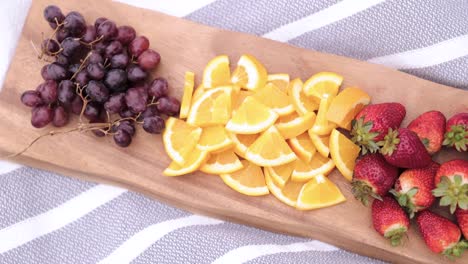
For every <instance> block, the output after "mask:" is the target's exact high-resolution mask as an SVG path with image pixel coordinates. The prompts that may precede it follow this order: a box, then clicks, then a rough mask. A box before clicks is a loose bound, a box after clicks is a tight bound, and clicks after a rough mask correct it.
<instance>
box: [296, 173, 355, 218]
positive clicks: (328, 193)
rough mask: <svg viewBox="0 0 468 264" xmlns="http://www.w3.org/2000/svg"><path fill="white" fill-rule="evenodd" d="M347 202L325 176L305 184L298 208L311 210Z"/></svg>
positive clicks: (298, 200)
mask: <svg viewBox="0 0 468 264" xmlns="http://www.w3.org/2000/svg"><path fill="white" fill-rule="evenodd" d="M344 201H346V198H345V197H344V196H343V194H342V193H341V191H340V189H339V188H338V187H337V186H336V185H335V184H334V183H333V182H332V181H330V180H329V179H328V178H327V177H325V176H324V175H317V176H316V177H314V178H312V179H311V180H310V181H309V182H307V183H306V184H304V186H303V187H302V189H301V192H300V193H299V197H298V198H297V204H296V208H297V209H299V210H311V209H317V208H323V207H329V206H333V205H336V204H339V203H342V202H344Z"/></svg>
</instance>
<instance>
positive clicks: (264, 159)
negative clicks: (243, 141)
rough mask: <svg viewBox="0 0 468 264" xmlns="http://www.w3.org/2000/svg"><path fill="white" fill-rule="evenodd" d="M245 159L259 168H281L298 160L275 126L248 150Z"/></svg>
mask: <svg viewBox="0 0 468 264" xmlns="http://www.w3.org/2000/svg"><path fill="white" fill-rule="evenodd" d="M245 158H246V159H247V160H249V161H251V162H253V163H255V164H257V165H259V166H268V167H273V166H279V165H283V164H286V163H289V162H292V161H294V160H296V159H297V156H296V154H294V152H293V151H292V150H291V148H290V147H289V145H288V143H286V141H285V140H284V138H283V137H282V136H281V134H280V133H279V131H278V129H276V127H275V126H272V127H270V128H269V129H267V130H266V131H265V132H263V133H262V134H261V135H260V137H259V138H258V139H257V140H255V142H254V143H253V144H252V145H251V146H250V147H249V148H248V149H247V153H246V154H245Z"/></svg>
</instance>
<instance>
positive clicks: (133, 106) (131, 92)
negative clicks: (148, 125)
mask: <svg viewBox="0 0 468 264" xmlns="http://www.w3.org/2000/svg"><path fill="white" fill-rule="evenodd" d="M147 101H148V93H147V92H146V89H145V88H144V87H133V88H130V89H128V90H127V93H126V94H125V103H126V104H127V107H128V108H129V109H130V110H131V111H132V112H133V113H139V112H143V111H145V110H146V102H147Z"/></svg>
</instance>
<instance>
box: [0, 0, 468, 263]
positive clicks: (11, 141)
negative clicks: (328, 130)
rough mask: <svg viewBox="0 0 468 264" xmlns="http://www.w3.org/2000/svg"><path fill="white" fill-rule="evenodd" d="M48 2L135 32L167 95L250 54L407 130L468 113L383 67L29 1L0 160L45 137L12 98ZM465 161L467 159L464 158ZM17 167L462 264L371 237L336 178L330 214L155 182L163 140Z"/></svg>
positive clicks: (122, 12)
mask: <svg viewBox="0 0 468 264" xmlns="http://www.w3.org/2000/svg"><path fill="white" fill-rule="evenodd" d="M48 4H56V5H58V6H60V7H61V8H62V10H63V11H64V12H68V11H71V10H76V11H79V12H81V13H83V14H84V15H85V17H86V19H87V20H88V21H89V22H92V21H94V20H95V19H96V18H97V17H100V16H106V17H108V18H110V19H113V20H114V21H117V22H118V24H119V25H122V24H129V25H132V26H134V27H135V28H136V30H137V32H139V33H141V34H144V35H145V36H147V37H148V38H149V39H150V41H151V47H152V48H154V49H156V50H158V51H159V52H160V53H161V55H162V63H161V65H160V66H159V68H158V69H157V71H156V72H155V75H157V76H164V77H166V78H167V79H168V81H169V84H170V86H171V88H172V92H173V93H174V94H175V95H176V96H179V97H180V96H181V93H182V85H183V77H184V73H185V71H187V70H194V71H195V72H196V74H197V78H196V79H197V82H199V81H200V74H201V73H202V69H203V67H204V66H205V64H206V63H207V62H208V60H209V59H211V58H212V57H214V56H215V55H219V54H227V55H229V56H230V58H231V61H232V63H231V64H233V65H235V62H236V61H237V59H238V57H239V55H241V54H243V53H250V54H253V55H254V56H256V57H257V58H259V59H260V61H262V62H263V63H264V64H265V66H266V67H267V69H268V71H269V72H272V73H282V72H286V73H289V74H290V75H291V77H293V78H295V77H301V78H302V79H303V80H304V79H306V78H308V77H309V76H310V75H312V74H314V73H316V72H319V71H333V72H337V73H339V74H342V75H343V76H344V77H345V83H344V86H350V85H353V86H358V87H361V88H362V89H364V90H365V91H367V92H368V93H369V94H370V95H371V96H372V101H373V102H374V103H378V102H387V101H396V102H401V103H403V104H404V105H405V106H406V107H407V112H408V115H407V117H406V119H405V121H406V122H408V120H411V119H412V118H414V117H415V116H417V115H418V114H420V113H422V112H424V111H428V110H431V109H439V110H441V111H443V112H444V113H445V114H446V115H447V116H450V115H452V114H453V113H456V112H461V111H465V112H466V111H468V92H466V91H462V90H457V89H453V88H450V87H447V86H444V85H440V84H436V83H432V82H429V81H425V80H422V79H418V78H416V77H413V76H410V75H407V74H404V73H401V72H398V71H395V70H391V69H387V68H385V67H383V66H378V65H373V64H369V63H366V62H361V61H357V60H353V59H349V58H344V57H340V56H335V55H331V54H323V53H319V52H314V51H310V50H304V49H300V48H297V47H292V46H289V45H287V44H283V43H279V42H275V41H271V40H267V39H262V38H259V37H256V36H252V35H247V34H243V33H237V32H230V31H225V30H220V29H216V28H211V27H207V26H203V25H200V24H196V23H192V22H189V21H186V20H183V19H179V18H175V17H172V16H168V15H165V14H161V13H157V12H153V11H149V10H143V9H138V8H135V7H130V6H127V5H124V4H119V3H114V2H111V1H92V0H80V1H79V0H71V1H59V0H34V1H33V3H32V7H31V9H30V13H29V15H28V17H27V20H26V24H25V26H24V29H23V33H22V35H21V37H20V39H19V42H18V46H17V49H16V53H15V56H14V58H13V61H12V63H11V66H10V69H9V71H8V74H7V76H6V81H5V84H4V87H3V90H2V92H1V96H0V116H1V117H2V122H0V155H2V156H4V155H7V154H11V153H15V152H17V151H19V150H21V149H22V148H24V147H25V146H26V145H27V144H28V143H29V142H31V141H32V140H33V139H34V138H36V137H37V136H39V135H41V134H44V133H46V132H47V131H49V130H51V129H52V128H50V127H49V128H46V129H34V128H32V127H31V125H30V109H28V108H26V107H24V106H23V105H22V104H21V103H20V100H19V97H20V95H21V93H22V92H24V91H25V90H28V89H34V88H35V87H36V86H37V85H38V84H39V83H41V82H42V79H41V76H40V69H41V67H42V65H43V64H44V62H41V61H38V60H37V59H36V56H35V53H34V50H33V49H32V47H31V44H30V41H34V42H35V43H40V40H41V32H45V33H46V35H48V34H50V33H51V29H50V28H49V26H48V25H47V23H46V22H45V21H44V20H43V17H42V10H43V8H44V7H45V6H46V5H48ZM70 126H71V125H69V126H68V128H70ZM456 155H457V154H456V153H455V152H453V151H452V152H450V151H446V152H444V153H443V154H441V155H439V156H438V157H436V159H437V160H438V161H443V160H447V159H450V158H453V157H454V156H456ZM458 156H459V157H461V155H459V154H458ZM463 158H465V159H466V158H467V156H466V154H465V156H464V157H463ZM15 161H16V162H19V163H23V164H26V165H29V166H33V167H38V168H42V169H46V170H51V171H56V172H59V173H62V174H64V175H68V176H72V177H77V178H81V179H86V180H91V181H96V182H104V183H110V184H114V185H119V186H123V187H125V188H128V189H130V190H134V191H137V192H141V193H144V194H146V195H149V196H151V197H154V198H156V199H158V200H160V201H163V202H167V203H169V204H171V205H173V206H176V207H180V208H183V209H186V210H189V211H192V212H196V213H200V214H205V215H209V216H212V217H216V218H221V219H226V220H229V221H234V222H238V223H242V224H247V225H252V226H255V227H259V228H263V229H267V230H272V231H276V232H282V233H287V234H292V235H298V236H306V237H311V238H315V239H319V240H322V241H325V242H328V243H331V244H334V245H336V246H338V247H341V248H344V249H347V250H350V251H354V252H357V253H359V254H363V255H367V256H371V257H374V258H379V259H383V260H387V261H391V262H397V263H466V261H467V259H468V254H465V255H464V259H463V260H458V261H455V262H450V261H448V260H446V259H444V258H443V257H441V256H438V255H436V254H433V253H431V252H430V251H429V250H428V249H427V247H426V246H425V244H424V242H423V240H422V238H421V236H420V235H419V233H418V232H417V228H416V226H415V225H413V226H412V227H411V230H410V231H409V234H408V237H409V238H408V240H407V241H406V243H405V245H404V246H401V247H396V248H393V247H391V246H390V244H389V243H388V241H386V240H385V239H383V238H382V237H380V235H378V234H377V233H376V232H375V231H374V230H373V228H372V224H371V218H370V209H369V208H366V207H364V206H362V205H361V204H360V203H359V202H357V201H356V200H355V199H354V198H353V197H352V195H351V192H350V184H349V183H348V182H346V181H345V180H344V178H343V177H342V176H341V175H340V174H339V173H338V172H336V171H335V172H334V173H332V174H331V175H330V176H329V177H330V178H331V179H332V180H333V181H334V182H335V183H337V184H338V186H339V187H340V189H341V190H342V192H343V193H344V195H345V196H346V197H347V198H348V201H347V202H345V203H343V204H341V205H338V206H335V207H331V208H326V209H321V210H315V211H307V212H302V211H297V210H295V209H293V208H291V207H288V206H286V205H284V204H282V203H280V202H278V201H277V200H275V199H274V198H273V196H267V197H247V196H244V195H241V194H239V193H236V192H235V191H233V190H231V189H230V188H229V187H227V186H225V185H224V184H223V182H222V181H221V179H219V178H218V177H215V176H208V175H204V174H202V173H195V174H193V175H190V176H185V177H178V178H177V177H175V178H167V177H164V176H162V175H161V171H162V170H163V169H164V168H165V167H166V166H167V165H168V164H169V158H168V157H167V156H166V154H165V153H164V148H163V146H162V142H161V136H159V135H149V134H146V133H143V132H141V131H140V132H138V135H137V137H136V138H135V140H134V142H133V143H132V145H131V146H130V147H129V148H127V149H122V148H118V147H116V146H115V145H114V143H113V142H112V139H111V138H110V137H109V138H104V139H103V138H96V137H94V136H93V135H91V134H80V133H72V134H67V135H57V136H53V137H47V138H44V139H42V140H41V141H39V142H37V143H36V144H35V145H34V146H33V147H32V148H30V149H29V150H28V151H27V152H26V153H24V154H23V155H22V156H20V157H17V158H15ZM444 212H445V211H444Z"/></svg>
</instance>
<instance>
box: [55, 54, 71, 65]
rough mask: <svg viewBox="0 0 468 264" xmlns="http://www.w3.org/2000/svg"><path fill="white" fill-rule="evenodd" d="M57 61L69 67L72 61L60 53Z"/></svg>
mask: <svg viewBox="0 0 468 264" xmlns="http://www.w3.org/2000/svg"><path fill="white" fill-rule="evenodd" d="M55 62H56V63H57V64H59V65H62V66H63V67H67V66H68V64H69V63H70V59H69V58H68V57H67V56H65V55H63V54H62V53H60V54H58V55H57V57H56V58H55Z"/></svg>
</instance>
